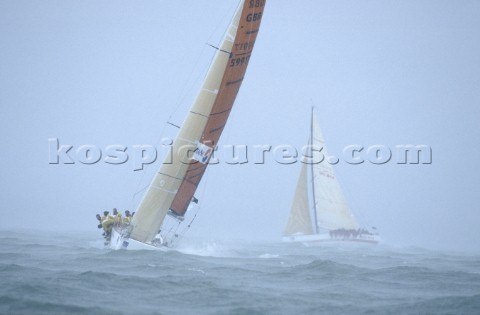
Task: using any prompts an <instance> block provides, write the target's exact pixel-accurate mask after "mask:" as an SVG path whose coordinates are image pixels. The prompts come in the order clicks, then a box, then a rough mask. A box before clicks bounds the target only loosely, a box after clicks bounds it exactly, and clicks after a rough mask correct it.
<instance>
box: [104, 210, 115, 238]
mask: <svg viewBox="0 0 480 315" xmlns="http://www.w3.org/2000/svg"><path fill="white" fill-rule="evenodd" d="M113 223H114V217H113V216H111V215H109V212H108V211H104V212H103V217H102V227H103V230H104V231H105V238H106V239H110V235H111V233H112V227H113Z"/></svg>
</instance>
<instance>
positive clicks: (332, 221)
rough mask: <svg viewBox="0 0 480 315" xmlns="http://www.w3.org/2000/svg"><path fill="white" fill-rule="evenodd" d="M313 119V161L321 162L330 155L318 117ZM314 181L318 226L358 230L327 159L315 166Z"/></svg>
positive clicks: (331, 228) (328, 228)
mask: <svg viewBox="0 0 480 315" xmlns="http://www.w3.org/2000/svg"><path fill="white" fill-rule="evenodd" d="M312 114H313V113H312ZM312 119H313V128H312V137H313V140H312V144H313V148H314V151H313V160H314V161H319V160H320V159H321V156H322V155H323V156H324V157H327V156H328V153H327V149H326V148H325V141H324V140H323V135H322V132H321V130H320V126H319V124H318V121H317V118H316V116H315V115H313V118H312ZM320 149H321V151H319V150H320ZM313 181H314V184H315V185H314V187H315V191H314V194H315V196H314V197H315V198H314V199H315V210H316V214H317V222H318V226H319V227H321V228H324V229H327V230H335V229H341V228H344V229H358V227H359V226H358V223H357V221H356V219H355V217H354V216H353V213H352V211H351V210H350V208H349V207H348V205H347V202H346V201H345V198H344V196H343V193H342V190H341V189H340V185H339V184H338V181H337V179H336V178H335V173H334V171H333V167H332V165H331V164H330V163H328V161H326V160H325V159H324V160H323V161H322V162H321V163H316V164H314V165H313Z"/></svg>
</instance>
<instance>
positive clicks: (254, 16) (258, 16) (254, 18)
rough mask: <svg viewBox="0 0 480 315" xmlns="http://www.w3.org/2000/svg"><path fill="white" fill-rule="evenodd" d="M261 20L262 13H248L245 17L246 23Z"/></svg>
mask: <svg viewBox="0 0 480 315" xmlns="http://www.w3.org/2000/svg"><path fill="white" fill-rule="evenodd" d="M261 18H262V12H260V13H254V14H252V13H250V14H249V15H247V22H255V21H258V20H260V19H261Z"/></svg>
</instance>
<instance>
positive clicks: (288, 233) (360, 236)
mask: <svg viewBox="0 0 480 315" xmlns="http://www.w3.org/2000/svg"><path fill="white" fill-rule="evenodd" d="M327 156H328V153H327V150H326V148H325V141H324V139H323V135H322V132H321V130H320V126H319V124H318V121H317V118H316V116H315V114H314V112H313V109H312V117H311V128H310V153H309V157H308V159H307V160H308V161H307V160H305V161H302V169H301V171H300V176H299V179H298V183H297V188H296V190H295V195H294V198H293V203H292V207H291V210H290V216H289V219H288V222H287V226H286V228H285V230H284V233H283V237H282V241H284V242H301V243H304V244H305V245H307V246H310V245H317V244H323V243H327V242H366V243H378V241H379V235H378V233H376V232H375V233H373V232H371V231H369V230H368V229H366V228H362V227H360V225H359V223H358V221H357V219H356V218H355V217H354V215H353V213H352V211H351V210H350V208H349V206H348V204H347V202H346V200H345V197H344V195H343V193H342V190H341V188H340V185H339V183H338V181H337V179H336V177H335V173H334V171H333V167H332V165H331V164H330V163H328V162H327V161H326V159H324V158H323V157H327ZM309 174H310V176H309ZM309 177H310V180H309ZM309 182H310V184H311V185H309ZM310 205H311V206H310Z"/></svg>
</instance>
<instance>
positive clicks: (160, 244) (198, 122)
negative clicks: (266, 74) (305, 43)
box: [109, 0, 266, 249]
mask: <svg viewBox="0 0 480 315" xmlns="http://www.w3.org/2000/svg"><path fill="white" fill-rule="evenodd" d="M265 3H266V0H255V1H252V0H242V1H240V4H239V6H238V8H237V10H236V13H235V15H234V17H233V19H232V21H231V24H230V26H229V27H228V29H227V32H226V33H225V36H224V38H223V40H222V43H221V44H220V46H219V47H218V48H217V52H216V54H215V57H214V59H213V61H212V64H211V66H210V69H209V71H208V73H207V75H206V77H205V80H204V82H203V85H202V87H201V89H200V91H199V93H198V95H197V98H196V100H195V101H194V103H193V105H192V107H191V109H190V111H189V112H188V114H187V117H186V119H185V121H184V122H183V124H182V126H181V128H180V130H179V132H178V135H177V137H176V139H175V140H174V142H173V144H172V152H173V163H171V161H170V159H168V161H167V159H166V160H165V161H164V163H163V164H162V165H161V166H160V168H159V170H158V172H157V173H156V175H155V177H154V178H153V180H152V182H151V184H150V186H149V187H148V189H147V191H146V193H145V195H144V197H143V200H142V201H141V202H140V204H139V206H138V208H137V209H136V211H135V216H134V217H133V220H132V222H131V224H130V226H129V228H128V229H123V230H119V229H114V230H113V232H112V236H111V239H110V243H109V246H110V247H111V248H113V249H120V248H129V249H133V248H152V249H153V248H165V247H166V246H168V245H169V242H168V240H165V239H164V237H162V235H161V233H159V232H160V231H161V228H162V224H163V222H164V219H165V217H166V216H167V214H169V215H171V216H172V217H174V218H175V219H176V220H178V221H179V222H181V221H183V216H184V215H185V213H186V211H187V209H188V208H189V205H190V203H191V202H192V200H193V199H194V193H195V191H196V189H197V187H198V185H199V183H200V180H201V178H202V176H203V174H204V172H205V170H206V168H207V164H208V160H209V158H210V155H211V153H212V152H213V149H214V148H215V146H216V145H217V143H218V140H219V139H220V135H221V134H222V131H223V128H224V127H225V124H226V122H227V119H228V116H229V114H230V112H231V109H232V106H233V103H234V101H235V98H236V96H237V93H238V91H239V89H240V86H241V84H242V81H243V79H244V76H245V72H246V70H247V66H248V63H249V60H250V57H251V54H252V51H253V47H254V45H255V40H256V37H257V34H258V31H259V28H260V23H261V20H262V15H263V9H264V7H265Z"/></svg>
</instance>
